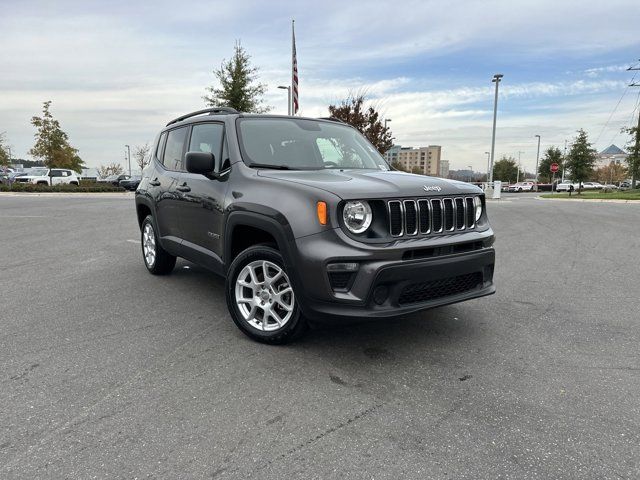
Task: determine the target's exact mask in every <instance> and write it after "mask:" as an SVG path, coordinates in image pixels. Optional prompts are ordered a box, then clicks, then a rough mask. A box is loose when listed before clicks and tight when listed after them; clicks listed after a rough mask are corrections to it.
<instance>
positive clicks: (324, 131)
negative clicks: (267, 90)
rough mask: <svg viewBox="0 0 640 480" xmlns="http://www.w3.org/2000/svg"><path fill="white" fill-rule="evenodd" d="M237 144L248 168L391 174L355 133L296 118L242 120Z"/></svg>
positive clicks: (343, 127)
mask: <svg viewBox="0 0 640 480" xmlns="http://www.w3.org/2000/svg"><path fill="white" fill-rule="evenodd" d="M238 140H239V141H240V147H241V149H242V156H243V159H244V160H245V162H246V163H247V164H249V165H252V164H259V165H262V166H271V167H275V168H286V169H291V170H321V169H326V168H339V169H377V170H389V166H388V165H387V163H386V162H385V160H384V158H382V156H381V155H380V154H379V153H378V151H377V150H376V149H375V148H374V147H373V146H372V145H371V144H370V143H369V142H368V141H367V140H366V139H365V138H364V137H363V136H362V135H361V134H360V133H359V132H358V131H357V130H355V129H353V128H351V127H349V126H346V125H340V124H336V123H332V122H322V121H317V120H307V119H297V118H295V119H294V118H241V119H239V128H238Z"/></svg>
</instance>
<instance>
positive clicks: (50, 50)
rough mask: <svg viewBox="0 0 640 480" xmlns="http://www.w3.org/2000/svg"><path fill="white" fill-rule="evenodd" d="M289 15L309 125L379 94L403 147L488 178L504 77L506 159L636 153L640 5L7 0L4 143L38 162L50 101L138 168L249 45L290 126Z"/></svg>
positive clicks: (273, 102) (101, 145)
mask: <svg viewBox="0 0 640 480" xmlns="http://www.w3.org/2000/svg"><path fill="white" fill-rule="evenodd" d="M292 18H295V25H296V47H297V53H298V70H299V74H300V109H301V111H300V113H301V114H302V115H303V116H310V117H317V116H327V115H328V111H327V106H328V105H329V104H331V103H335V102H338V101H340V100H342V99H343V98H345V97H346V96H347V95H348V94H349V93H350V92H366V94H367V96H368V97H369V99H370V101H371V102H372V103H373V104H375V106H376V107H377V108H378V109H379V110H380V111H381V112H382V114H383V115H384V117H385V118H388V119H390V120H391V121H390V123H389V126H390V127H391V129H392V132H393V135H394V137H395V142H396V143H397V144H400V145H403V146H425V145H441V146H442V158H443V159H445V160H449V161H450V167H451V168H452V169H466V168H469V166H471V167H472V168H473V169H474V170H476V171H481V172H483V171H486V159H487V157H486V155H485V152H487V151H489V149H490V146H491V127H492V115H493V93H494V91H493V85H492V83H491V78H492V76H493V74H495V73H502V74H504V78H503V81H502V83H501V84H500V97H499V102H498V123H497V137H496V158H499V157H500V156H502V155H510V156H513V157H515V158H518V156H520V158H521V162H522V165H523V167H525V168H526V169H527V170H530V171H533V170H534V165H535V158H536V146H537V143H536V142H537V139H536V138H534V136H535V135H540V136H541V145H542V146H541V148H542V150H543V151H544V149H545V148H547V147H549V146H552V145H557V146H559V147H560V148H563V147H564V142H565V140H568V141H569V142H571V139H572V138H573V137H574V136H575V132H576V130H577V129H579V128H584V129H585V130H586V131H587V132H588V134H589V137H590V139H591V141H592V142H593V143H594V146H595V147H596V148H597V149H598V150H602V149H604V148H606V147H607V146H608V145H610V144H611V143H616V144H617V145H619V146H621V147H623V146H624V144H625V142H626V141H627V137H626V136H625V135H624V134H621V133H620V129H621V128H622V127H625V126H630V125H631V123H632V122H633V121H634V120H633V114H634V109H635V108H636V105H637V101H638V98H639V95H640V88H638V87H627V85H628V83H629V82H630V81H631V80H632V78H633V77H634V73H638V75H637V76H636V77H635V78H636V81H638V82H639V83H640V72H633V71H627V68H628V67H629V66H632V65H636V66H637V65H638V64H639V63H640V62H639V59H640V33H639V30H638V25H640V6H638V4H637V0H609V1H607V2H585V1H584V0H579V1H573V0H567V1H565V0H554V1H550V0H535V1H520V0H516V1H513V0H511V1H492V0H488V1H463V0H458V1H455V2H451V1H403V0H396V1H394V2H390V1H388V0H386V1H377V0H367V1H350V2H347V1H344V0H342V1H333V0H325V1H323V2H311V1H305V0H298V1H295V2H294V1H278V0H271V1H269V2H264V1H248V0H247V1H242V0H236V1H233V2H232V1H225V2H220V1H212V0H209V1H203V2H200V1H191V0H182V1H180V2H176V1H171V2H161V1H157V2H143V1H136V0H127V1H121V0H113V1H105V2H92V1H87V0H82V1H67V0H56V1H55V2H54V1H29V0H22V1H20V2H16V1H13V0H0V40H1V45H2V46H1V47H0V66H1V67H0V132H6V133H5V136H6V140H7V142H8V144H9V145H11V147H12V152H13V154H14V157H18V158H31V157H29V155H28V151H29V149H30V148H31V146H32V145H33V142H34V138H33V135H34V133H35V130H34V128H33V127H32V126H31V124H30V119H31V117H32V116H33V115H39V114H40V112H41V108H42V102H44V101H46V100H51V101H52V107H51V109H52V112H53V114H54V116H55V117H56V118H57V119H58V120H59V121H60V122H61V125H62V128H63V129H64V130H65V131H66V132H67V133H68V134H69V138H70V142H71V144H72V145H73V146H74V147H76V148H78V149H79V150H80V156H81V157H82V158H83V160H84V161H85V163H86V164H87V165H88V166H91V167H96V166H98V165H101V164H106V163H110V162H114V161H115V162H121V163H122V164H123V165H125V160H124V159H125V147H124V145H125V144H128V145H131V146H134V145H141V144H144V143H145V142H150V141H152V140H153V138H154V136H155V134H156V133H157V131H158V130H159V129H160V128H161V127H162V126H164V125H165V124H166V123H167V121H169V120H170V119H172V118H174V117H177V116H179V115H181V114H183V113H186V112H190V111H193V110H198V109H200V108H203V107H204V106H205V105H204V101H203V100H202V96H203V95H204V94H205V88H206V87H207V86H209V85H211V84H213V83H214V76H213V73H212V72H213V70H214V69H216V68H218V67H219V66H220V63H221V62H222V60H223V59H225V58H229V57H230V56H231V54H232V52H233V45H234V42H235V41H236V40H240V42H241V44H242V45H243V47H244V48H245V49H246V50H247V52H248V53H249V54H250V55H251V57H252V62H253V64H254V65H255V66H257V67H259V69H260V81H261V82H263V83H265V84H266V85H267V86H268V90H267V93H266V96H265V100H266V103H267V104H268V105H270V106H271V107H272V112H273V113H278V114H284V113H286V91H284V90H278V89H277V86H278V85H286V84H288V83H289V82H290V77H291V73H290V68H291V65H290V62H291V19H292ZM519 152H520V153H519Z"/></svg>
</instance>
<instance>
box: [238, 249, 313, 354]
mask: <svg viewBox="0 0 640 480" xmlns="http://www.w3.org/2000/svg"><path fill="white" fill-rule="evenodd" d="M225 290H226V297H227V306H228V308H229V312H230V313H231V318H232V319H233V321H234V323H235V324H236V325H237V326H238V328H239V329H240V330H242V332H243V333H244V334H245V335H247V336H249V337H250V338H252V339H254V340H257V341H259V342H263V343H270V344H284V343H288V342H290V341H292V340H294V339H295V338H298V337H299V336H300V335H302V333H304V331H305V330H306V327H307V322H306V320H305V319H304V317H303V316H302V312H301V311H300V306H299V305H298V300H297V298H296V295H295V293H294V291H293V285H292V284H291V281H290V279H289V275H288V274H287V272H286V269H285V266H284V260H283V258H282V255H280V252H278V251H277V250H275V249H274V248H271V247H268V246H265V245H257V246H254V247H250V248H247V249H246V250H245V251H243V252H242V253H240V254H239V255H238V256H237V257H236V258H235V259H234V260H233V262H232V263H231V266H230V267H229V272H228V275H227V280H226V284H225Z"/></svg>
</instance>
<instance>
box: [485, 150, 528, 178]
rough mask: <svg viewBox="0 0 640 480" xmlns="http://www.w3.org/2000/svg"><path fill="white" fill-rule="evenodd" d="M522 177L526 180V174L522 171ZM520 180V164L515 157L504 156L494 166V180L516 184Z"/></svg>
mask: <svg viewBox="0 0 640 480" xmlns="http://www.w3.org/2000/svg"><path fill="white" fill-rule="evenodd" d="M520 177H521V178H524V172H523V171H522V170H520ZM517 178H518V163H517V162H516V159H515V158H513V157H507V156H506V155H503V156H502V158H500V160H498V161H497V162H496V163H494V164H493V179H494V180H500V181H502V182H507V183H509V182H515V181H516V179H517Z"/></svg>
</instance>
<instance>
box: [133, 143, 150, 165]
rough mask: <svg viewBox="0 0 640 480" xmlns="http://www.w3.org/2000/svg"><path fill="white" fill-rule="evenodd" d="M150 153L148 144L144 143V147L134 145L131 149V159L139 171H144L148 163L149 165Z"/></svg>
mask: <svg viewBox="0 0 640 480" xmlns="http://www.w3.org/2000/svg"><path fill="white" fill-rule="evenodd" d="M150 151H151V147H150V146H149V143H148V142H147V143H145V144H144V145H136V146H135V147H133V158H134V159H135V161H136V164H137V165H138V167H140V171H142V170H144V169H145V167H146V166H147V165H149V163H151V156H150V155H149V152H150Z"/></svg>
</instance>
